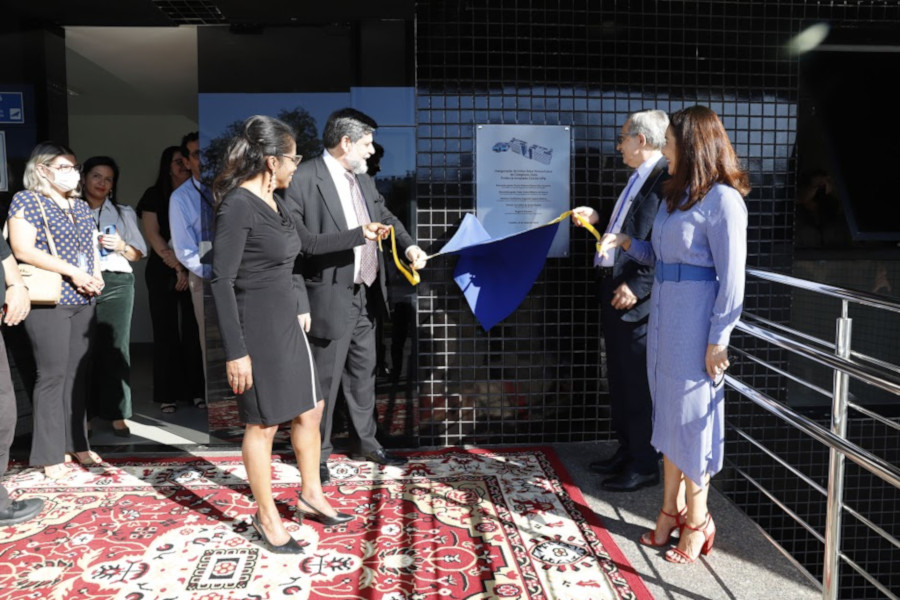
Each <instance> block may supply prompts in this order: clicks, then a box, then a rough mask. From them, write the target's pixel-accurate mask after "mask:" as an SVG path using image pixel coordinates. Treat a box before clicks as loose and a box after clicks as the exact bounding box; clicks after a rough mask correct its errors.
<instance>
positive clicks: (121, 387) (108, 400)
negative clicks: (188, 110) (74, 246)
mask: <svg viewBox="0 0 900 600" xmlns="http://www.w3.org/2000/svg"><path fill="white" fill-rule="evenodd" d="M81 171H82V173H84V182H83V184H82V190H83V192H84V199H85V201H87V203H88V206H89V207H90V209H91V216H92V218H93V219H94V224H95V225H96V230H97V243H98V244H99V250H100V271H101V273H102V274H103V282H104V283H105V284H106V287H105V288H104V289H103V294H102V295H101V296H98V297H97V334H96V341H95V343H94V350H93V359H94V360H93V367H92V369H91V371H92V372H91V377H90V394H89V396H88V397H89V400H88V418H89V419H90V418H92V417H100V418H101V419H105V420H107V421H111V422H112V426H113V433H115V434H116V435H117V436H119V437H128V436H129V435H131V431H130V430H129V429H128V423H127V422H126V421H125V419H127V418H129V417H131V352H130V350H129V348H130V345H131V313H132V311H133V309H134V270H133V269H132V268H131V263H133V262H137V261H139V260H140V259H141V258H143V257H144V255H145V254H146V253H147V244H146V243H145V242H144V237H143V236H142V235H141V231H140V229H138V223H137V216H136V215H135V213H134V209H133V208H131V207H130V206H126V205H121V204H119V203H118V201H117V200H116V185H117V184H118V182H119V167H118V165H116V161H114V160H113V159H111V158H110V157H108V156H92V157H91V158H89V159H87V160H86V161H84V165H83V166H82V168H81Z"/></svg>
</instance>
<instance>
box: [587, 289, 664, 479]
mask: <svg viewBox="0 0 900 600" xmlns="http://www.w3.org/2000/svg"><path fill="white" fill-rule="evenodd" d="M599 286H600V322H601V324H602V326H603V340H604V342H605V343H606V374H607V378H608V380H609V401H610V411H611V416H612V426H613V430H614V431H615V432H616V436H617V438H618V440H619V445H620V451H621V452H624V453H625V455H626V457H627V458H628V464H627V465H626V468H631V469H633V470H635V471H637V472H639V473H649V472H652V471H654V470H656V469H657V468H658V464H657V463H658V458H657V454H656V450H655V449H654V448H653V446H652V445H650V437H651V435H652V433H653V421H652V419H653V403H652V400H651V398H650V384H649V383H648V382H647V318H646V317H645V318H643V319H641V320H639V321H637V322H631V321H623V320H622V315H624V314H625V313H626V312H627V311H623V310H617V309H615V308H613V307H612V305H611V304H610V302H611V301H612V296H613V292H614V291H615V288H616V287H617V285H615V284H614V281H613V279H612V278H611V277H606V278H604V279H602V280H601V281H600V284H599Z"/></svg>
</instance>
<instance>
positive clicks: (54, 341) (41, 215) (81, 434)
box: [8, 142, 104, 479]
mask: <svg viewBox="0 0 900 600" xmlns="http://www.w3.org/2000/svg"><path fill="white" fill-rule="evenodd" d="M80 181H81V174H80V172H79V170H78V163H77V162H76V161H75V155H74V153H73V152H72V151H71V150H70V149H69V148H67V147H65V146H63V145H62V144H57V143H54V142H43V143H41V144H38V145H37V146H36V147H35V148H34V150H33V151H32V153H31V158H29V160H28V163H27V164H26V165H25V176H24V184H25V190H23V191H21V192H18V193H17V194H16V195H15V196H13V199H12V202H11V204H10V207H9V217H8V225H9V245H10V247H11V248H12V251H13V254H14V255H15V257H16V259H17V260H18V261H19V262H21V263H27V264H30V265H34V266H35V267H39V268H41V269H45V270H48V271H55V272H57V273H59V274H60V275H62V290H61V292H62V294H61V298H60V301H59V303H58V304H56V305H53V306H33V307H32V310H31V314H30V316H29V317H28V319H27V320H26V321H25V330H26V331H27V333H28V337H29V339H30V340H31V347H32V351H33V352H34V360H35V364H36V366H37V380H36V381H35V385H34V393H33V398H32V400H33V404H34V430H33V432H32V436H31V456H30V458H29V463H30V464H31V465H32V466H43V467H44V474H45V475H46V476H47V477H49V478H51V479H60V478H63V477H65V476H66V475H67V474H68V469H67V465H66V463H67V462H69V461H71V460H76V461H78V462H79V463H81V464H82V465H96V464H100V462H101V459H100V457H99V456H98V455H97V454H96V453H95V452H92V451H91V449H90V445H89V444H88V438H87V421H86V418H85V401H86V395H87V389H88V373H87V367H88V364H89V352H90V342H91V340H92V339H93V337H94V309H95V299H96V297H97V296H99V295H100V293H101V291H103V287H104V283H103V278H102V277H101V276H100V262H99V256H98V249H97V247H96V246H95V244H94V232H95V227H94V221H93V219H92V218H91V213H90V209H89V208H88V205H87V203H85V202H82V201H81V200H80V199H79V183H80ZM48 230H49V234H50V235H49V239H48V235H47V232H48ZM51 244H52V246H51ZM54 249H55V251H54Z"/></svg>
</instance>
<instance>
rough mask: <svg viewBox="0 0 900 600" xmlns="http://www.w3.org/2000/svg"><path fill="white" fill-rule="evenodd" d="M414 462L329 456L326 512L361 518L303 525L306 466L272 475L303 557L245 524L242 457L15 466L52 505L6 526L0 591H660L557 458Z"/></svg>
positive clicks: (137, 595)
mask: <svg viewBox="0 0 900 600" xmlns="http://www.w3.org/2000/svg"><path fill="white" fill-rule="evenodd" d="M409 457H410V461H409V464H408V465H407V466H406V467H405V468H404V469H400V468H396V467H387V468H383V467H378V465H374V464H372V463H367V462H358V461H351V460H346V459H341V458H338V459H337V460H335V461H332V483H331V484H330V485H328V486H326V493H327V494H328V495H329V498H330V499H331V502H332V504H333V505H334V506H335V508H337V509H338V510H340V511H342V512H348V513H353V514H355V515H356V519H355V520H353V521H351V522H349V523H347V524H345V525H342V526H337V527H330V528H325V527H323V526H321V525H319V524H318V523H315V522H312V521H309V520H306V521H304V522H303V523H302V524H298V523H297V521H296V519H295V513H294V508H295V506H296V491H297V489H298V482H299V473H298V472H297V469H296V466H295V464H294V463H293V460H292V458H293V457H292V456H289V455H283V456H276V458H275V460H274V461H273V465H272V468H273V481H274V482H275V483H274V485H275V494H276V498H277V499H278V500H279V502H280V508H281V511H282V515H283V517H284V519H285V522H286V524H287V527H288V531H289V532H290V533H291V535H293V536H294V538H295V539H297V541H298V542H299V543H300V544H301V545H303V546H304V548H305V549H306V553H305V554H304V555H300V556H296V555H293V556H285V555H276V554H271V553H269V552H268V551H267V550H265V549H264V547H263V546H262V545H261V544H260V539H259V536H258V534H257V533H256V532H255V530H254V529H253V528H252V527H251V526H250V524H249V522H250V516H251V514H252V513H253V512H254V510H255V509H254V507H253V504H252V502H251V499H250V497H249V489H248V486H247V482H246V474H245V472H244V468H243V465H242V463H241V460H240V454H239V453H229V454H227V455H221V454H219V455H217V456H214V457H207V458H200V457H194V456H189V457H185V458H172V459H141V460H130V459H119V460H115V459H114V460H110V461H109V462H108V465H105V466H98V467H92V468H90V469H85V468H82V467H78V466H73V467H70V475H69V476H68V477H67V478H66V479H64V480H62V481H59V482H56V481H51V480H48V479H46V478H45V477H44V476H43V475H42V474H41V473H40V472H39V471H36V470H34V469H21V468H18V469H15V468H14V469H13V470H12V472H11V473H10V477H9V479H8V481H7V488H8V489H9V490H10V492H11V495H12V497H13V498H14V499H16V498H26V497H40V498H43V499H44V500H45V501H46V506H45V508H44V511H43V512H42V513H41V514H40V515H39V516H38V518H36V519H33V520H31V521H29V522H26V523H23V524H21V525H17V526H13V527H6V528H2V529H0V598H2V599H4V600H5V599H18V598H50V599H59V600H67V599H70V598H119V599H128V600H150V599H159V600H163V599H172V600H175V599H177V600H182V599H196V600H225V599H238V598H240V599H251V598H252V599H264V598H283V597H286V596H296V597H298V598H313V599H317V600H318V599H323V600H324V599H340V600H346V599H367V600H371V599H378V600H429V599H435V600H437V599H444V598H446V599H453V600H456V599H467V600H475V599H487V598H503V599H507V598H521V599H525V598H528V599H534V598H540V599H550V598H553V599H558V600H565V599H572V600H575V599H578V600H588V599H590V600H603V599H625V598H629V599H636V600H638V599H639V600H643V599H647V598H650V597H651V596H650V594H649V592H648V591H647V589H646V588H645V587H644V585H643V583H642V582H641V580H640V579H639V577H638V576H637V575H636V574H635V573H634V571H633V570H632V568H631V566H630V565H629V564H628V563H627V561H626V560H625V558H624V557H623V555H622V554H621V553H620V551H619V550H618V548H616V546H615V545H614V543H613V541H612V539H611V538H610V537H609V535H608V534H607V533H606V531H605V530H604V529H602V527H601V526H600V523H599V520H598V519H597V517H596V516H595V515H594V514H593V512H591V511H590V509H589V508H588V507H587V503H586V502H585V501H584V498H583V497H582V496H581V493H580V492H579V491H578V489H577V488H576V487H574V486H573V485H571V484H570V483H569V482H568V476H567V475H566V473H565V471H564V470H563V468H562V465H561V464H560V463H559V462H558V460H557V459H556V456H555V455H554V454H553V452H552V451H551V450H549V449H543V448H539V449H535V448H528V449H504V450H496V451H485V450H465V449H460V448H450V449H445V450H441V451H437V452H422V453H414V454H410V455H409Z"/></svg>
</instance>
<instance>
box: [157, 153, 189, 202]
mask: <svg viewBox="0 0 900 600" xmlns="http://www.w3.org/2000/svg"><path fill="white" fill-rule="evenodd" d="M176 152H177V153H179V154H181V156H182V158H187V157H186V156H185V154H184V151H183V150H182V148H181V146H168V147H167V148H166V149H165V150H163V151H162V154H160V156H159V170H157V172H156V183H155V184H153V187H155V188H156V189H158V190H159V193H160V194H161V197H162V198H165V201H166V204H168V202H169V196H171V195H172V192H174V191H175V188H174V187H173V186H172V157H174V156H175V153H176Z"/></svg>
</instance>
